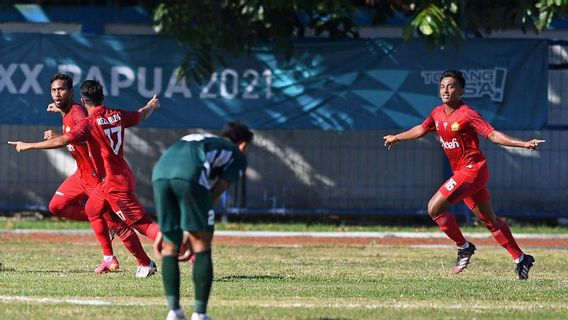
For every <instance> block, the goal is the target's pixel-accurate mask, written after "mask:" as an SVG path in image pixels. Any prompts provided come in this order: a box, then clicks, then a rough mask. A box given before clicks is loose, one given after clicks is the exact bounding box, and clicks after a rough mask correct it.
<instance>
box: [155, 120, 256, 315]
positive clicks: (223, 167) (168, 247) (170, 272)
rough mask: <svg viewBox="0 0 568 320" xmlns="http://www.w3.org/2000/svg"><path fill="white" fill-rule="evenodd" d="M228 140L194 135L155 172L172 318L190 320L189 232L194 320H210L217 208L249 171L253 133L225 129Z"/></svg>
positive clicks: (231, 126) (159, 246)
mask: <svg viewBox="0 0 568 320" xmlns="http://www.w3.org/2000/svg"><path fill="white" fill-rule="evenodd" d="M221 136H222V137H217V136H213V135H204V134H190V135H187V136H185V137H183V138H181V139H180V140H178V141H176V142H175V143H174V144H173V145H171V146H170V147H169V148H168V149H167V150H166V151H165V152H164V154H163V155H162V156H161V157H160V159H159V160H158V162H157V163H156V165H155V166H154V170H153V171H152V185H153V187H154V200H155V207H156V212H157V215H158V221H159V224H160V229H161V232H162V235H163V237H159V238H158V239H157V240H156V241H155V243H154V248H155V250H156V254H157V255H158V256H162V264H163V266H162V279H163V284H164V291H165V294H166V299H167V302H168V307H169V309H170V311H169V313H168V317H167V319H185V316H184V313H183V310H182V309H181V307H180V304H179V300H180V293H179V292H180V272H179V265H178V252H179V248H180V246H181V245H182V242H183V238H184V236H183V233H184V231H188V232H189V238H188V241H189V243H188V244H189V246H190V247H191V250H192V251H193V253H194V255H195V259H194V262H193V283H194V287H195V306H194V312H193V314H192V317H191V319H192V320H194V319H209V318H208V316H207V312H206V311H207V301H208V299H209V293H210V291H211V284H212V282H213V264H212V260H211V240H212V239H213V230H214V226H215V212H214V211H213V205H214V203H215V202H216V201H217V200H218V199H219V197H220V196H221V194H223V192H225V190H227V188H228V187H229V185H230V184H231V183H233V182H236V181H237V180H238V179H239V178H240V177H241V176H242V175H243V174H244V171H245V170H246V167H247V159H246V156H245V152H246V150H247V148H248V146H249V144H250V143H251V141H252V138H253V133H252V132H251V131H250V130H249V128H248V127H247V126H245V125H244V124H242V123H240V122H229V123H227V124H225V126H224V128H223V131H222V133H221Z"/></svg>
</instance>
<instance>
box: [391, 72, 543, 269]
mask: <svg viewBox="0 0 568 320" xmlns="http://www.w3.org/2000/svg"><path fill="white" fill-rule="evenodd" d="M464 88H465V79H464V77H463V74H462V73H461V72H460V71H456V70H448V71H445V72H444V73H443V74H442V76H441V78H440V88H439V94H440V98H441V100H442V103H443V104H442V105H440V106H437V107H435V108H434V110H433V111H432V113H431V114H430V115H429V116H428V118H426V120H425V121H424V122H423V123H422V124H420V125H417V126H415V127H413V128H411V129H409V130H407V131H405V132H402V133H399V134H395V135H386V136H384V137H383V139H384V145H385V147H387V148H388V149H390V148H391V147H392V146H393V145H394V144H396V143H398V142H400V141H404V140H414V139H418V138H420V137H422V136H424V135H426V134H427V133H429V132H433V131H437V133H438V136H439V138H440V142H441V144H442V148H443V149H444V152H445V153H446V156H447V157H448V160H449V162H450V165H451V168H452V171H453V176H452V177H450V178H449V179H448V180H446V182H444V183H443V184H442V186H441V187H440V188H439V189H438V191H437V192H436V193H435V194H434V196H433V197H432V198H431V199H430V202H429V203H428V214H429V215H430V216H431V217H432V219H433V220H434V221H435V222H436V223H437V224H438V225H439V226H440V229H441V230H442V231H443V232H444V233H445V234H446V235H447V236H448V237H449V238H450V239H451V240H453V241H454V242H455V243H456V246H457V247H458V257H457V260H456V265H455V267H454V269H453V272H454V273H460V272H461V271H463V270H464V269H465V268H467V266H468V264H469V261H470V259H471V256H472V255H473V254H474V252H475V249H476V248H475V245H474V244H473V243H471V242H469V241H466V239H465V238H464V236H463V234H462V232H461V230H460V227H459V226H458V224H457V222H456V219H455V217H454V216H453V215H452V214H451V213H450V212H449V211H448V210H449V207H450V205H452V204H455V203H457V202H459V201H462V200H463V201H464V202H465V204H466V205H467V206H468V208H469V209H470V210H471V211H472V212H473V213H474V214H475V215H476V216H477V217H478V218H479V220H480V221H481V222H483V223H484V224H485V226H486V227H487V229H489V231H490V232H491V234H492V235H493V237H494V238H495V240H497V242H498V243H499V244H500V245H501V246H502V247H504V248H505V249H507V251H508V252H509V254H510V255H511V256H512V257H513V259H514V260H515V262H516V264H517V266H516V268H515V271H516V273H517V276H518V277H519V279H528V277H529V270H530V268H531V267H532V266H533V263H534V261H535V259H534V257H532V256H531V255H528V254H524V253H523V251H522V250H521V249H520V248H519V246H518V245H517V242H516V241H515V238H514V237H513V235H512V233H511V230H510V229H509V227H508V226H507V224H506V223H505V222H504V221H502V220H500V219H497V218H496V216H495V212H494V211H493V207H492V205H491V197H490V195H489V192H488V190H487V182H488V180H489V170H488V169H487V164H486V161H485V156H484V155H483V154H482V153H481V150H480V149H479V139H478V137H477V135H481V136H483V137H485V138H487V139H489V140H490V141H491V142H493V143H495V144H499V145H503V146H508V147H517V148H525V149H529V150H537V148H538V146H539V145H540V144H541V143H544V142H545V141H544V140H537V139H532V140H529V141H522V140H519V139H516V138H513V137H510V136H508V135H506V134H504V133H502V132H500V131H497V130H495V129H494V128H493V127H492V126H491V125H490V124H489V123H488V122H487V121H485V120H484V119H483V118H482V117H481V115H480V114H479V113H478V112H477V111H475V110H474V109H472V108H471V107H470V106H468V105H466V104H464V103H463V102H462V100H461V97H462V95H463V94H464V92H465V89H464Z"/></svg>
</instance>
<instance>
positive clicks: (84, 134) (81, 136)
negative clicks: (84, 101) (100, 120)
mask: <svg viewBox="0 0 568 320" xmlns="http://www.w3.org/2000/svg"><path fill="white" fill-rule="evenodd" d="M65 135H66V136H67V138H69V143H79V142H83V141H87V140H88V139H89V138H90V137H91V122H89V119H88V118H84V119H83V120H81V121H80V122H79V123H77V125H76V126H75V127H74V128H73V129H71V131H69V132H67V133H66V134H65Z"/></svg>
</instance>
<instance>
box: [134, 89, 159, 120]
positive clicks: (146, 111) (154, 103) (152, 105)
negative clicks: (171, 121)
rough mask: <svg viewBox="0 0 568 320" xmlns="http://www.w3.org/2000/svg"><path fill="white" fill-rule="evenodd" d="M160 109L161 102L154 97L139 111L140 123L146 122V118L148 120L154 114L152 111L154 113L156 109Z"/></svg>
mask: <svg viewBox="0 0 568 320" xmlns="http://www.w3.org/2000/svg"><path fill="white" fill-rule="evenodd" d="M159 107H160V100H158V97H156V95H154V96H153V97H152V99H150V100H148V102H147V103H146V105H145V106H143V107H142V108H140V109H138V112H139V113H140V121H144V120H146V118H148V117H149V116H150V115H151V114H152V111H154V109H158V108H159Z"/></svg>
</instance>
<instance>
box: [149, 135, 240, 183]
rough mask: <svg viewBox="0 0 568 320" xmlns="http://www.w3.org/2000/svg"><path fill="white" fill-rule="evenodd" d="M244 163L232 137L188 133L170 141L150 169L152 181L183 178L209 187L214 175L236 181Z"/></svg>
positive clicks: (230, 181) (214, 179)
mask: <svg viewBox="0 0 568 320" xmlns="http://www.w3.org/2000/svg"><path fill="white" fill-rule="evenodd" d="M246 167H247V159H246V157H245V155H244V154H243V153H242V152H241V151H240V150H239V149H238V148H237V146H236V145H235V144H234V143H232V142H231V141H229V140H227V139H224V138H220V137H217V136H213V135H206V134H189V135H187V136H185V137H183V138H181V139H180V140H178V141H177V142H175V143H174V144H173V145H171V146H170V147H169V148H168V149H167V150H166V151H165V152H164V154H163V155H162V156H161V157H160V159H159V160H158V162H157V163H156V165H155V166H154V170H153V172H152V181H156V180H163V179H183V180H189V181H193V182H197V183H199V184H200V185H202V186H203V187H205V188H207V189H211V187H212V186H213V185H214V182H215V181H216V180H217V179H224V180H227V181H228V182H229V183H232V182H235V181H237V180H238V179H239V178H240V177H241V176H242V175H243V173H244V171H245V170H246Z"/></svg>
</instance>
